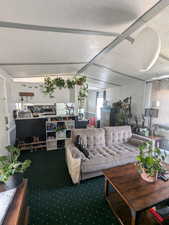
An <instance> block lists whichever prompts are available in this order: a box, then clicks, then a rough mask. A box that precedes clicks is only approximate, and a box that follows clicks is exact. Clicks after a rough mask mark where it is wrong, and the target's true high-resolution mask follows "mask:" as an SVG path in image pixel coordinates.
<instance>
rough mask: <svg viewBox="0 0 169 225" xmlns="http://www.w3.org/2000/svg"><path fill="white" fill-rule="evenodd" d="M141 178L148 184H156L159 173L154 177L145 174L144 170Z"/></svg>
mask: <svg viewBox="0 0 169 225" xmlns="http://www.w3.org/2000/svg"><path fill="white" fill-rule="evenodd" d="M140 176H141V178H142V179H143V180H145V181H146V182H148V183H155V182H156V181H157V177H158V172H156V174H155V175H154V176H150V175H149V174H147V173H146V172H145V170H144V169H143V168H142V171H141V173H140Z"/></svg>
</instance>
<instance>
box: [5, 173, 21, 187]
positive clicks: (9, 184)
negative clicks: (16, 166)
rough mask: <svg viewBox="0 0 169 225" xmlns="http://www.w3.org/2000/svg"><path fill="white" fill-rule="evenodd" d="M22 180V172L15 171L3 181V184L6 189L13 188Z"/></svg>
mask: <svg viewBox="0 0 169 225" xmlns="http://www.w3.org/2000/svg"><path fill="white" fill-rule="evenodd" d="M22 180H23V174H22V173H16V174H14V175H13V176H10V177H9V179H8V180H7V182H6V183H5V186H6V187H7V189H13V188H16V187H18V186H19V185H20V184H21V183H22Z"/></svg>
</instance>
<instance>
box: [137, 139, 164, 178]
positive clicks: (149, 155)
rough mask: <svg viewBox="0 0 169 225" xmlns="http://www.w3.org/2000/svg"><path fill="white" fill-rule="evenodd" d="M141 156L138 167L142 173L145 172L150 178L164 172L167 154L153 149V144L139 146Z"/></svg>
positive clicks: (139, 156)
mask: <svg viewBox="0 0 169 225" xmlns="http://www.w3.org/2000/svg"><path fill="white" fill-rule="evenodd" d="M139 151H140V154H139V155H138V156H137V158H136V159H137V161H138V162H137V165H138V168H139V171H140V173H141V172H142V170H143V169H144V171H145V172H146V173H147V174H148V176H155V175H156V174H157V173H162V172H164V166H163V162H164V160H165V158H166V153H165V152H164V153H162V152H161V151H160V149H159V148H153V146H152V142H146V143H144V144H143V145H140V146H139Z"/></svg>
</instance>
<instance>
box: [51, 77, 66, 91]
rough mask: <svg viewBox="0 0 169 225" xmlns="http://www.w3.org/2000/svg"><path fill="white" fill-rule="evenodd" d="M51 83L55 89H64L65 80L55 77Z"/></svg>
mask: <svg viewBox="0 0 169 225" xmlns="http://www.w3.org/2000/svg"><path fill="white" fill-rule="evenodd" d="M53 83H54V85H55V87H58V88H59V89H62V88H65V80H64V79H63V78H61V77H57V78H55V79H54V80H53Z"/></svg>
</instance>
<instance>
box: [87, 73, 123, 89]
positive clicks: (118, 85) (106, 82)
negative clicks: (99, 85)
mask: <svg viewBox="0 0 169 225" xmlns="http://www.w3.org/2000/svg"><path fill="white" fill-rule="evenodd" d="M85 76H86V77H87V78H89V79H91V80H95V81H99V82H103V83H105V84H110V85H113V86H117V87H120V86H121V85H120V84H116V83H113V82H109V81H105V80H100V79H98V78H94V77H92V76H89V75H85Z"/></svg>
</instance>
